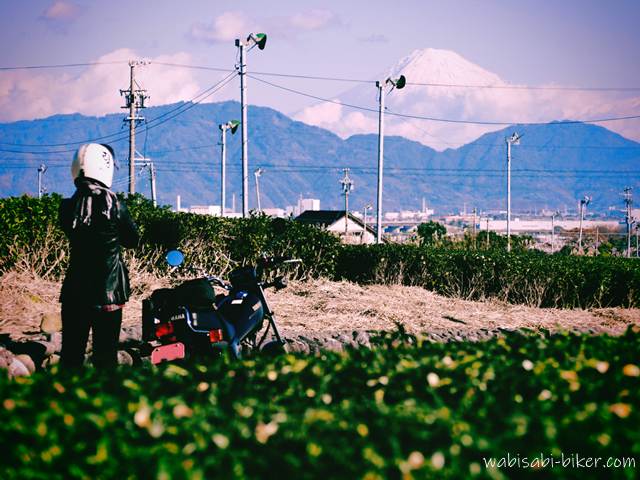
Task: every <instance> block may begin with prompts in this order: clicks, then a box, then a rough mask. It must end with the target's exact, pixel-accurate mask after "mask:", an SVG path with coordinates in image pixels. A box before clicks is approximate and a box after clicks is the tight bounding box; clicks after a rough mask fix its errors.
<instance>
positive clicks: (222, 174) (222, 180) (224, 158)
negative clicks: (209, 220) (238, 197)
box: [220, 125, 227, 217]
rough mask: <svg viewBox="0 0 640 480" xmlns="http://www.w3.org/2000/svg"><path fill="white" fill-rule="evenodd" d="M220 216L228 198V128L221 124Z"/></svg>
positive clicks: (222, 214)
mask: <svg viewBox="0 0 640 480" xmlns="http://www.w3.org/2000/svg"><path fill="white" fill-rule="evenodd" d="M220 145H221V152H220V164H221V165H220V184H221V185H220V216H221V217H224V213H225V207H226V205H225V203H226V198H227V192H226V183H227V169H226V161H227V128H226V126H225V125H220Z"/></svg>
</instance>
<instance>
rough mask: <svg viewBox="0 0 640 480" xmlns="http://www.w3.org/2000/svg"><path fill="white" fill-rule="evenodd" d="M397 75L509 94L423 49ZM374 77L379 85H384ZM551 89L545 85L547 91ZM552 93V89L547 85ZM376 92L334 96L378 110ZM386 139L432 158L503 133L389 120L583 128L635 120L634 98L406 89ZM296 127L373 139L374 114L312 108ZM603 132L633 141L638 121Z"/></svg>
mask: <svg viewBox="0 0 640 480" xmlns="http://www.w3.org/2000/svg"><path fill="white" fill-rule="evenodd" d="M399 73H404V74H406V76H407V79H408V82H414V83H439V84H473V85H495V86H501V87H508V86H509V85H508V84H507V83H505V82H504V81H502V80H501V79H500V78H499V77H498V76H497V75H495V74H493V73H491V72H487V71H486V70H483V69H481V68H480V67H478V66H477V65H473V64H471V63H470V62H468V61H466V60H464V59H463V58H462V57H460V56H459V55H457V54H454V53H453V52H445V51H437V50H430V49H426V50H423V51H416V52H414V53H412V54H411V55H410V56H408V57H406V58H405V59H402V60H401V61H400V62H399V63H398V65H397V66H396V67H394V68H393V69H391V70H390V71H389V72H388V73H387V74H391V76H397V75H398V74H399ZM385 77H386V75H381V76H379V78H385ZM550 86H552V85H550ZM553 86H554V87H557V86H558V85H553ZM374 93H375V87H373V86H372V85H360V86H358V87H356V88H354V89H352V90H350V91H347V92H345V93H344V94H342V95H340V97H339V100H340V101H343V102H345V103H348V104H352V105H359V106H363V107H367V108H373V109H374V110H376V109H377V104H376V102H375V101H374ZM386 103H387V115H386V117H385V133H386V134H387V135H402V136H405V137H407V138H409V139H412V140H415V141H418V142H421V143H423V144H425V145H428V146H431V147H433V148H435V149H437V150H444V149H446V148H449V147H456V146H460V145H462V144H465V143H468V142H471V141H473V140H475V139H477V138H478V137H479V136H480V135H482V134H484V133H487V132H490V131H495V130H499V129H502V128H504V126H505V125H477V124H471V123H469V124H464V123H447V122H439V121H429V120H420V119H410V118H402V117H398V116H395V115H393V113H402V114H408V115H412V116H416V117H430V118H440V119H459V120H479V121H493V122H508V123H519V122H524V123H530V122H550V121H554V120H566V119H570V120H589V119H597V118H607V117H617V116H627V115H634V114H636V115H637V114H638V112H639V111H640V98H638V97H636V98H624V97H621V96H620V95H617V94H615V93H610V92H596V91H572V90H559V89H555V90H553V89H549V90H544V89H540V90H535V89H534V90H532V89H509V88H491V89H483V88H458V87H442V86H439V87H436V86H424V85H422V86H418V85H410V84H409V85H407V87H406V88H405V89H403V90H396V91H393V92H392V93H391V94H390V95H388V97H387V102H386ZM296 118H297V119H298V120H301V121H304V122H306V123H310V124H313V125H317V126H320V127H323V128H327V129H329V130H331V131H333V132H335V133H336V134H338V135H340V136H342V137H348V136H350V135H354V134H358V133H376V132H377V130H378V126H377V114H376V113H375V112H363V111H358V110H354V109H351V108H348V107H341V106H340V105H335V104H334V105H331V106H326V105H323V104H318V105H312V106H310V107H308V108H306V109H303V110H302V111H301V112H300V113H298V114H297V115H296ZM602 126H604V127H606V128H608V129H610V130H612V131H615V132H618V133H620V134H622V135H624V136H626V137H627V138H630V139H633V140H640V121H638V120H628V121H616V122H606V123H603V124H602Z"/></svg>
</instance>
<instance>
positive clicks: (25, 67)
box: [0, 60, 128, 71]
mask: <svg viewBox="0 0 640 480" xmlns="http://www.w3.org/2000/svg"><path fill="white" fill-rule="evenodd" d="M126 63H128V62H127V61H126V60H120V61H112V62H88V63H63V64H56V65H21V66H12V67H0V71H11V70H44V69H51V68H75V67H93V66H96V65H121V64H126Z"/></svg>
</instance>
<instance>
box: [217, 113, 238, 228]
mask: <svg viewBox="0 0 640 480" xmlns="http://www.w3.org/2000/svg"><path fill="white" fill-rule="evenodd" d="M239 125H240V122H239V121H238V120H231V121H229V122H227V123H221V124H220V125H218V128H219V129H220V147H221V149H220V150H221V151H220V164H221V165H220V216H221V217H224V212H225V207H226V197H227V194H226V182H227V169H226V162H227V130H229V131H231V134H232V135H233V134H234V133H236V130H238V126H239Z"/></svg>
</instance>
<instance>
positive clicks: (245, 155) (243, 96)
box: [236, 33, 267, 218]
mask: <svg viewBox="0 0 640 480" xmlns="http://www.w3.org/2000/svg"><path fill="white" fill-rule="evenodd" d="M266 44H267V35H266V34H265V33H250V34H249V36H248V37H247V39H246V40H244V41H243V40H240V39H239V38H237V39H236V47H238V49H239V54H240V63H239V64H238V65H236V69H237V70H238V74H239V75H240V105H241V107H240V110H241V114H242V120H241V122H242V216H243V217H245V218H246V217H248V216H249V151H248V148H247V146H248V141H249V140H248V137H247V78H246V77H247V63H246V53H247V50H246V49H247V47H248V48H249V50H251V49H253V48H254V47H256V46H257V47H258V49H259V50H264V47H265V45H266Z"/></svg>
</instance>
